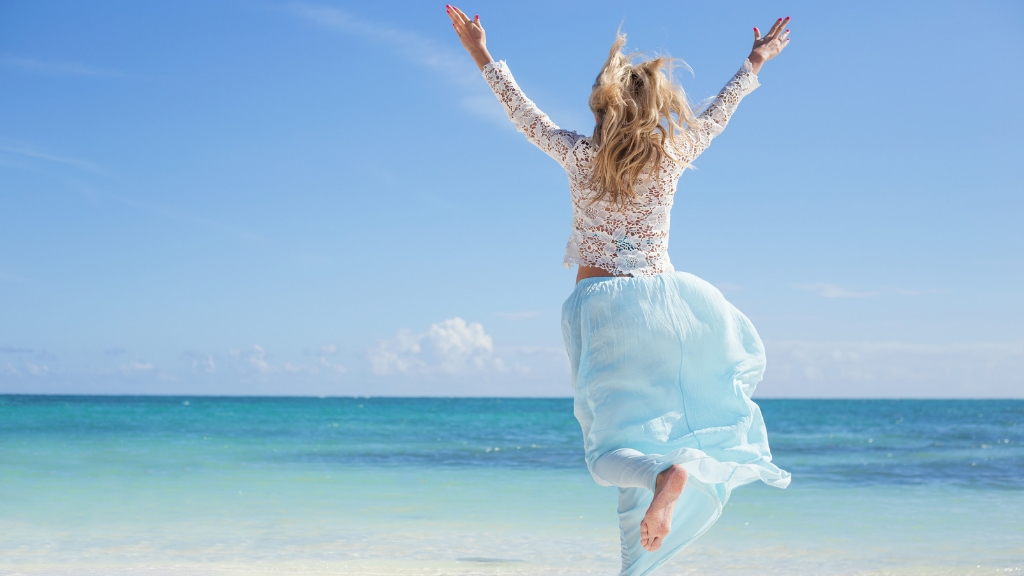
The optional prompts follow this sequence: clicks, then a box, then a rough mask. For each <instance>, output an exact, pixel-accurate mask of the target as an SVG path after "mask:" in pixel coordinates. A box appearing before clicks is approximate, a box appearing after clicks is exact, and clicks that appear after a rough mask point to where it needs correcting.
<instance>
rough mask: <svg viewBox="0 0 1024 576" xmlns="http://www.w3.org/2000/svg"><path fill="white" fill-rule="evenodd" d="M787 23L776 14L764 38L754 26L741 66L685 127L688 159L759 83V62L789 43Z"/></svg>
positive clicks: (715, 132)
mask: <svg viewBox="0 0 1024 576" xmlns="http://www.w3.org/2000/svg"><path fill="white" fill-rule="evenodd" d="M787 24H789V16H786V17H785V18H779V19H778V20H776V21H775V24H773V25H772V27H771V30H769V31H768V34H766V35H765V36H764V38H762V37H761V31H760V30H758V29H757V28H756V27H755V28H754V47H753V48H752V49H751V51H750V55H749V56H747V59H746V61H744V62H743V66H742V67H741V68H740V70H739V72H737V73H736V75H735V76H733V77H732V80H730V81H729V83H728V84H726V85H725V87H724V88H722V91H721V92H719V93H718V96H716V97H715V99H714V100H712V101H711V104H710V105H708V107H707V108H706V109H705V110H704V111H703V112H702V113H701V114H700V115H699V116H698V117H697V120H696V122H695V123H694V125H693V126H689V127H688V129H687V136H688V137H689V140H690V144H691V145H692V146H693V154H692V157H691V158H690V160H692V159H693V158H696V157H697V156H699V155H700V153H701V152H703V151H704V149H705V148H707V147H708V145H710V144H711V140H712V139H713V138H714V137H715V136H718V135H719V134H721V133H722V131H723V130H725V125H726V124H728V123H729V118H730V117H731V116H732V114H733V112H735V111H736V107H737V106H738V105H739V103H740V100H742V99H743V97H744V96H746V95H747V94H750V93H751V92H752V91H753V90H754V89H755V88H757V87H758V86H760V84H759V83H758V81H757V73H758V72H760V70H761V66H762V65H763V64H764V63H765V62H767V61H769V60H771V59H772V58H774V57H776V56H778V55H779V53H780V52H782V50H783V48H785V47H786V46H787V45H788V44H789V30H786V29H785V28H786V25H787Z"/></svg>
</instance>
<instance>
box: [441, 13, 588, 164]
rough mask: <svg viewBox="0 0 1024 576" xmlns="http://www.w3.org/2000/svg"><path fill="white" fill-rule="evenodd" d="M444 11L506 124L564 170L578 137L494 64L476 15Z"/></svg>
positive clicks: (505, 68) (504, 68) (500, 65)
mask: <svg viewBox="0 0 1024 576" xmlns="http://www.w3.org/2000/svg"><path fill="white" fill-rule="evenodd" d="M445 8H446V9H447V10H448V16H449V18H451V20H452V26H453V27H454V28H455V32H456V33H457V34H458V35H459V40H460V41H461V42H462V46H463V47H464V48H465V49H466V51H467V52H469V55H470V56H472V57H473V61H474V62H476V65H477V66H478V67H479V68H480V70H481V72H483V75H484V78H485V79H486V80H487V84H488V85H490V87H491V90H492V91H494V95H495V96H497V98H498V101H499V102H501V105H502V107H504V108H505V113H506V114H507V115H508V118H509V120H511V121H512V123H513V124H515V126H516V129H517V130H519V131H520V132H522V133H523V134H524V135H526V139H527V140H529V141H530V142H532V143H533V144H534V145H536V146H537V147H538V148H540V149H541V150H543V151H544V153H545V154H547V155H548V156H551V157H552V158H554V159H555V160H557V161H558V163H559V164H561V165H562V166H565V165H566V159H567V158H568V156H569V152H571V151H572V149H573V147H574V146H575V145H576V142H577V141H578V140H579V138H580V136H579V135H578V134H576V133H575V132H571V131H568V130H562V129H561V128H559V127H558V125H557V124H555V123H554V122H552V121H551V119H550V118H548V115H547V114H545V113H543V112H541V110H540V108H537V105H536V104H534V103H533V101H532V100H530V99H529V98H527V97H526V94H524V93H523V91H522V89H521V88H519V85H518V84H516V81H515V78H513V77H512V72H511V71H510V70H509V69H508V66H507V65H505V62H504V61H500V62H495V61H493V60H492V59H491V55H490V53H489V52H488V51H487V41H486V35H485V33H484V28H483V26H482V25H481V24H480V16H479V15H477V16H476V17H475V18H473V19H472V20H471V19H470V18H469V17H468V16H466V15H465V14H463V13H462V10H459V9H458V8H456V7H454V6H445Z"/></svg>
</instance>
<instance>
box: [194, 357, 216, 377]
mask: <svg viewBox="0 0 1024 576" xmlns="http://www.w3.org/2000/svg"><path fill="white" fill-rule="evenodd" d="M188 356H189V357H190V358H191V359H192V368H193V369H194V370H202V371H203V372H207V373H210V374H213V373H214V372H216V371H217V363H216V362H215V361H214V360H213V356H212V355H210V354H190V355H188Z"/></svg>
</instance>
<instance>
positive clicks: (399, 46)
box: [288, 3, 509, 126]
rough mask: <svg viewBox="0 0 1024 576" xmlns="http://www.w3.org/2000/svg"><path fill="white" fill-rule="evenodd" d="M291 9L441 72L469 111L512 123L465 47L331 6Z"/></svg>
mask: <svg viewBox="0 0 1024 576" xmlns="http://www.w3.org/2000/svg"><path fill="white" fill-rule="evenodd" d="M288 9H289V11H290V12H291V13H292V14H295V15H296V16H299V17H300V18H303V19H305V20H307V21H309V22H312V23H314V24H316V25H318V26H321V27H323V28H328V29H331V30H337V31H339V32H343V33H345V34H352V35H354V36H359V37H362V38H365V39H367V40H370V41H372V42H375V43H377V44H380V45H382V46H385V47H387V48H390V49H391V50H394V51H395V52H397V53H398V54H399V55H401V56H402V57H403V58H405V59H406V60H409V61H410V62H414V63H415V64H418V65H420V66H423V67H425V68H427V69H430V70H432V71H434V72H436V73H438V74H439V75H440V76H442V77H443V78H445V79H446V80H447V81H448V82H450V83H452V84H455V85H457V86H459V87H460V88H461V89H462V90H463V91H464V95H463V97H462V99H461V100H460V104H461V105H462V108H463V109H464V110H465V111H466V112H469V113H471V114H474V115H476V116H479V117H482V118H485V119H487V120H492V121H497V122H500V123H501V125H503V126H509V122H508V119H507V118H506V117H505V115H504V113H503V112H502V111H501V108H500V107H499V106H498V105H497V103H496V102H495V99H494V96H493V95H492V94H491V92H490V90H488V89H487V85H486V83H484V81H483V79H481V78H480V74H479V72H477V70H476V66H475V65H474V64H473V61H472V60H471V59H470V57H469V55H468V54H465V53H464V52H463V51H462V50H461V49H455V48H449V47H448V46H444V45H441V44H438V43H437V42H436V41H434V40H433V39H431V38H425V37H423V36H421V35H419V34H417V33H416V32H413V31H411V30H404V29H402V28H397V27H394V26H391V25H388V24H383V23H379V22H370V21H367V20H362V19H360V18H357V17H356V16H353V15H352V14H350V13H348V12H345V11H343V10H339V9H337V8H333V7H330V6H321V5H316V4H305V3H293V4H289V5H288Z"/></svg>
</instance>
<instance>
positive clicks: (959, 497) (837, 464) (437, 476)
mask: <svg viewBox="0 0 1024 576" xmlns="http://www.w3.org/2000/svg"><path fill="white" fill-rule="evenodd" d="M759 403H760V405H761V407H762V410H763V412H764V415H765V420H766V422H767V425H768V430H769V435H770V439H771V442H772V448H773V453H774V456H775V462H776V463H777V464H779V465H780V466H781V467H783V468H785V469H787V470H789V471H790V472H792V473H793V484H792V485H791V487H790V488H789V489H787V490H784V491H783V490H776V489H772V488H768V487H764V486H750V487H744V488H740V489H739V490H737V491H736V492H735V493H734V495H733V499H732V500H731V501H730V502H729V504H728V505H727V507H726V511H725V514H724V515H723V517H722V519H721V520H720V521H719V522H718V524H716V525H715V527H714V528H712V529H711V531H709V532H708V534H707V535H706V536H704V537H703V538H702V539H701V540H699V541H698V543H697V544H695V545H694V546H692V547H691V548H689V549H687V550H686V551H684V552H683V553H682V554H680V555H679V556H677V557H676V558H675V559H674V560H673V561H672V562H670V563H669V564H668V565H667V566H666V567H665V568H664V569H662V570H661V571H660V572H659V573H662V574H726V575H748V574H749V575H753V574H850V575H854V574H856V575H867V574H878V575H882V574H900V575H902V574H906V575H917V574H996V573H998V574H1008V573H1015V572H1016V573H1019V572H1022V571H1024V401H816V400H762V401H760V402H759ZM615 505H616V494H615V490H614V489H612V488H602V487H599V486H597V485H595V484H594V483H593V481H592V480H591V479H590V477H589V475H588V474H587V472H586V469H585V468H584V465H583V459H582V450H581V447H580V433H579V428H578V425H577V424H576V422H575V420H574V419H573V417H572V402H571V400H561V399H555V400H547V399H546V400H529V399H501V400H498V399H365V398H358V399H354V398H327V399H317V398H202V397H200V398H141V397H33V396H0V573H5V574H10V573H25V574H66V573H69V570H70V571H71V572H73V573H75V574H143V573H144V574H164V573H167V574H171V573H174V574H185V573H188V574H223V573H225V572H238V573H268V574H269V573H281V572H294V573H303V574H614V573H617V569H618V530H617V525H616V517H615Z"/></svg>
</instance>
